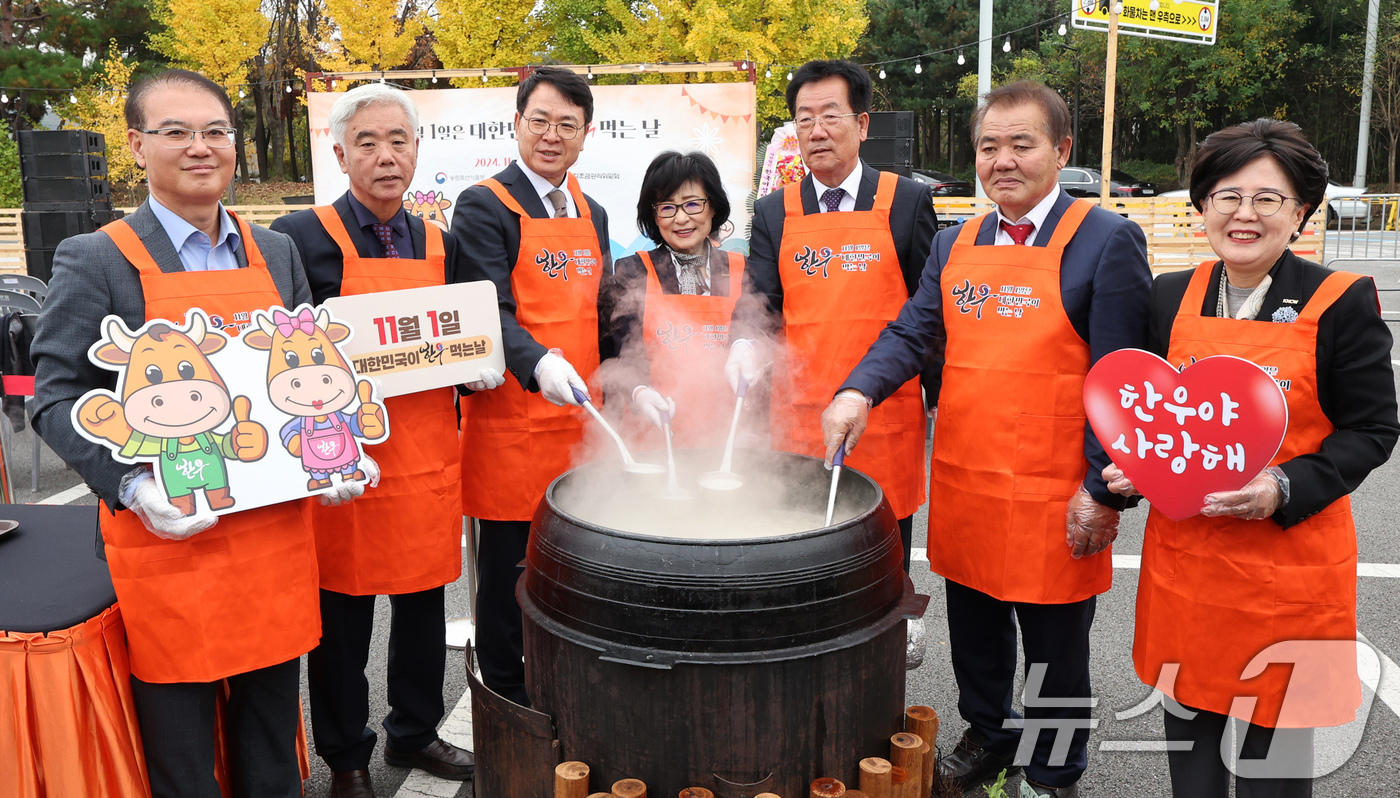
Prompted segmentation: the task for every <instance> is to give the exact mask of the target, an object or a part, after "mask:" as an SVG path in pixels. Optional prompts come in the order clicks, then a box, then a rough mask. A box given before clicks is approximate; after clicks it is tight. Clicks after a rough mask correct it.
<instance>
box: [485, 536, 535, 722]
mask: <svg viewBox="0 0 1400 798" xmlns="http://www.w3.org/2000/svg"><path fill="white" fill-rule="evenodd" d="M529 540H530V522H529V521H482V522H481V539H480V541H478V544H477V580H476V660H477V663H478V664H479V665H480V666H481V681H482V683H483V684H485V685H486V686H487V687H489V688H491V689H492V690H494V691H495V692H496V693H497V694H499V695H500V696H502V697H503V698H507V699H509V700H511V701H514V702H515V703H517V704H520V705H521V706H526V707H528V706H530V697H529V695H527V694H526V692H525V661H524V659H523V657H524V655H525V642H524V639H523V638H522V637H521V629H520V605H519V604H517V603H516V601H515V583H516V581H517V580H519V579H520V575H521V574H523V573H524V572H525V569H524V568H523V567H521V565H520V564H521V563H522V562H523V561H524V560H525V546H526V544H527V543H528V542H529Z"/></svg>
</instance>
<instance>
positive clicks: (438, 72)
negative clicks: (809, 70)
mask: <svg viewBox="0 0 1400 798" xmlns="http://www.w3.org/2000/svg"><path fill="white" fill-rule="evenodd" d="M1069 16H1070V14H1069V12H1065V13H1060V14H1055V15H1053V16H1051V17H1048V18H1046V19H1041V20H1038V21H1036V22H1033V23H1031V24H1029V25H1022V26H1021V27H1019V28H1014V29H1012V30H1008V31H1002V32H999V33H995V34H993V35H991V36H990V37H987V39H976V40H973V41H970V42H962V43H959V44H956V45H951V46H949V47H944V48H942V49H939V50H930V51H928V52H923V53H918V54H916V55H909V56H902V57H900V58H888V59H884V60H881V61H868V62H863V63H861V64H860V65H861V66H863V67H866V68H867V69H872V70H873V69H876V68H878V69H879V73H878V74H879V77H880V79H881V80H885V79H886V78H887V77H888V72H887V70H886V67H895V66H897V65H901V64H907V63H909V62H910V61H912V62H914V69H913V72H914V74H916V75H919V74H923V71H924V68H923V62H924V61H932V60H934V59H936V58H938V57H940V56H950V55H953V54H956V55H957V63H958V65H959V66H961V65H963V64H966V63H967V58H966V56H965V55H964V53H963V51H964V50H968V49H975V48H976V47H977V46H978V45H980V44H981V43H982V42H983V41H986V40H990V41H992V42H993V43H995V42H996V41H997V40H998V39H1000V40H1001V41H1002V46H1001V50H1002V52H1004V53H1009V52H1011V37H1012V36H1013V35H1014V34H1017V33H1021V32H1023V31H1027V30H1032V29H1036V28H1044V27H1048V26H1051V25H1053V24H1054V23H1055V22H1059V26H1058V28H1057V33H1058V34H1059V35H1060V36H1064V35H1065V34H1066V32H1067V27H1066V21H1067V19H1068V18H1069ZM721 64H725V65H732V66H730V68H729V69H727V70H726V69H724V68H723V67H721V66H719V65H721ZM561 66H564V65H561ZM695 67H707V68H706V69H704V70H703V71H711V72H714V71H738V72H749V71H752V72H753V73H754V74H757V73H758V70H759V68H760V67H761V68H762V70H763V77H765V78H772V77H773V75H774V73H775V71H776V72H778V73H782V72H783V71H784V70H786V74H787V79H788V80H792V70H793V69H795V68H796V67H797V65H796V64H777V63H765V64H760V63H758V62H757V61H753V60H750V59H749V58H748V57H747V56H746V57H744V58H742V59H740V60H738V61H732V62H710V63H709V64H676V63H633V64H593V65H588V64H584V65H567V68H570V69H573V70H574V71H575V72H580V73H582V74H585V75H586V77H587V78H588V79H589V80H593V79H594V78H595V77H596V76H598V75H620V74H636V73H645V72H691V71H696V69H695ZM520 69H521V68H520V67H486V68H477V69H420V70H391V71H356V72H334V73H309V74H308V75H307V80H306V81H305V82H310V81H311V80H315V81H325V82H326V83H327V85H328V88H329V87H333V86H334V82H335V81H341V80H351V81H373V80H378V81H379V82H381V83H383V82H386V78H390V77H392V79H393V80H395V81H398V80H415V79H427V80H429V81H430V82H431V83H434V84H436V83H437V82H438V79H439V78H440V77H441V78H443V79H449V78H461V77H475V76H478V75H479V76H480V77H481V82H483V83H485V82H487V81H488V80H490V79H491V78H492V77H515V76H516V75H518V74H519V70H520ZM303 82H304V80H303V79H301V78H283V79H277V80H267V81H249V82H246V83H242V84H240V85H239V87H238V97H239V99H243V98H245V97H246V96H247V94H248V91H249V90H252V89H255V88H257V87H260V86H271V87H276V86H281V87H282V90H283V92H284V93H286V94H294V93H296V91H297V89H296V87H297V85H298V84H302V83H303ZM110 91H112V90H111V89H110V88H96V89H94V88H86V87H71V88H66V89H64V88H52V87H30V86H0V108H3V107H5V106H8V105H9V104H10V100H11V96H10V95H11V92H13V93H15V94H19V93H22V92H23V93H42V94H54V95H58V97H57V98H56V99H57V101H58V102H62V100H63V97H62V95H65V94H66V95H68V96H67V100H68V102H69V104H73V105H76V104H77V102H78V95H79V94H84V95H87V94H96V95H98V96H101V95H102V94H103V93H104V92H110Z"/></svg>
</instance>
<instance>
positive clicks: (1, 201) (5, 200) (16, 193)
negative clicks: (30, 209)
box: [0, 120, 24, 208]
mask: <svg viewBox="0 0 1400 798" xmlns="http://www.w3.org/2000/svg"><path fill="white" fill-rule="evenodd" d="M22 202H24V189H23V186H22V185H21V184H20V175H19V144H18V143H16V142H15V139H14V135H13V134H12V133H11V132H10V126H9V125H7V124H6V123H5V121H4V120H0V208H18V207H19V206H20V204H21V203H22Z"/></svg>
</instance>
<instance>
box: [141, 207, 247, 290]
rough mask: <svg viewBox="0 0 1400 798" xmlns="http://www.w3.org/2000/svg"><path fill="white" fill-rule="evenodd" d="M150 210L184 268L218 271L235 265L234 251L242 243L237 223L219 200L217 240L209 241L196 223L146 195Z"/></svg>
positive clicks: (235, 256) (236, 264) (194, 270)
mask: <svg viewBox="0 0 1400 798" xmlns="http://www.w3.org/2000/svg"><path fill="white" fill-rule="evenodd" d="M148 201H149V202H150V203H151V211H153V212H154V213H155V215H156V220H157V221H159V222H160V226H161V227H163V228H165V234H166V235H167V236H169V237H170V243H171V244H174V245H175V251H176V252H177V253H179V255H180V264H181V265H182V266H184V267H185V271H187V272H218V271H227V270H228V269H237V268H238V256H237V255H235V254H234V253H235V252H236V251H237V250H238V247H239V245H240V244H241V243H242V240H241V238H240V236H239V235H238V226H237V225H236V224H234V223H233V219H232V218H231V217H230V216H229V215H228V213H227V212H226V211H225V210H224V204H223V203H222V202H221V203H219V240H218V241H215V242H211V241H210V240H209V236H208V235H207V234H206V233H205V232H204V231H203V230H200V229H199V228H198V227H195V226H194V225H192V224H190V223H189V222H187V221H185V220H184V219H181V218H180V217H179V216H176V215H175V212H174V211H172V210H170V209H169V208H167V207H165V206H164V205H161V204H160V203H159V202H157V201H156V198H155V197H154V196H151V197H149V198H148Z"/></svg>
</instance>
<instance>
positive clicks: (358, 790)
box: [331, 770, 374, 798]
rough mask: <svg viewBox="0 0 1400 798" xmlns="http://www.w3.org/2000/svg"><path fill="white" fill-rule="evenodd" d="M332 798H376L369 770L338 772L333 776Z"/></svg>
mask: <svg viewBox="0 0 1400 798" xmlns="http://www.w3.org/2000/svg"><path fill="white" fill-rule="evenodd" d="M331 798H374V787H373V786H372V785H370V783H369V771H368V770H337V771H335V772H334V773H332V774H331Z"/></svg>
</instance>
